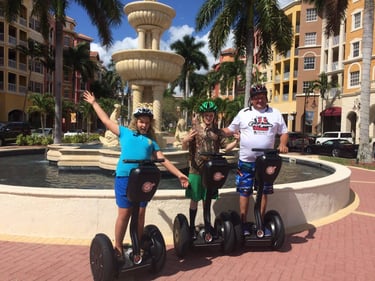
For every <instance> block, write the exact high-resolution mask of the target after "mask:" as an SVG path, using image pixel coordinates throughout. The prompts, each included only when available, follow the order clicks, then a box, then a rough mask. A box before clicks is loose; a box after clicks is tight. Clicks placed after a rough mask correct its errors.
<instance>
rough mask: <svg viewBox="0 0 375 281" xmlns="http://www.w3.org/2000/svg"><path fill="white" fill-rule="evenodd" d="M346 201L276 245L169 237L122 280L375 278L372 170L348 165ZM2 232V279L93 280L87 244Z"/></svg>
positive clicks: (332, 280)
mask: <svg viewBox="0 0 375 281" xmlns="http://www.w3.org/2000/svg"><path fill="white" fill-rule="evenodd" d="M351 170H352V177H351V189H352V191H353V192H354V193H355V195H356V196H355V198H354V199H353V202H352V204H351V205H350V206H348V207H347V208H345V209H344V210H342V211H340V212H339V213H337V214H335V216H332V217H331V218H330V219H328V220H325V221H322V222H321V223H318V224H316V225H314V226H313V225H311V228H310V229H308V230H303V231H300V232H297V233H294V234H290V235H288V236H287V239H286V242H285V244H284V246H283V247H282V249H281V250H280V251H278V252H273V251H259V250H258V251H256V250H254V249H243V250H239V251H237V252H235V253H234V254H232V255H229V256H224V255H221V253H220V251H218V250H214V249H211V250H208V249H207V248H206V249H205V250H204V251H202V250H199V251H198V250H196V251H194V252H192V253H190V254H189V255H188V256H187V257H186V258H185V260H183V261H179V260H178V259H177V257H176V256H175V254H174V250H173V248H172V245H169V246H168V252H167V262H166V265H165V267H164V269H163V270H162V272H160V273H159V274H158V275H151V274H149V273H148V272H144V273H140V274H137V276H136V277H134V276H127V277H126V278H123V279H121V280H140V281H143V280H176V281H177V280H178V281H184V280H205V281H209V280H215V281H220V280H261V281H263V280H267V281H268V280H269V281H273V280H279V281H284V280H285V281H287V280H288V281H293V280H296V281H297V280H298V281H301V280H306V281H310V280H311V281H316V280H323V281H335V280H340V281H342V280H350V281H354V280H358V281H360V280H363V281H369V280H374V278H375V277H374V276H375V239H374V238H375V172H374V171H367V170H362V169H357V168H351ZM0 233H1V230H0ZM55 242H56V243H63V242H64V241H51V240H45V239H44V240H43V239H35V240H31V239H29V238H24V237H4V236H2V235H1V234H0V264H1V266H0V280H1V281H47V280H48V281H54V280H55V281H66V280H72V281H73V280H74V281H76V280H78V281H85V280H92V276H91V272H90V267H89V246H88V244H87V243H83V245H56V244H54V243H55Z"/></svg>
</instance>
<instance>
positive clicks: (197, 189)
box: [182, 101, 238, 239]
mask: <svg viewBox="0 0 375 281" xmlns="http://www.w3.org/2000/svg"><path fill="white" fill-rule="evenodd" d="M216 113H217V106H216V104H215V103H214V102H213V101H205V102H203V103H202V104H201V106H200V107H199V115H200V116H199V117H197V118H195V119H194V120H193V127H192V129H191V130H190V131H189V133H188V134H187V136H186V137H185V138H184V139H183V140H182V149H184V150H185V149H189V154H190V168H189V182H190V185H191V188H189V189H187V190H186V192H185V196H186V197H187V198H190V207H189V220H190V232H191V235H192V238H193V239H196V232H195V218H196V215H197V209H198V202H199V201H201V200H203V203H204V201H205V200H206V194H207V189H206V188H205V187H204V186H203V185H202V177H201V175H200V170H201V168H202V166H203V164H204V163H205V161H206V160H207V156H202V155H201V154H200V153H202V152H208V153H219V150H220V149H221V148H224V149H225V151H230V150H232V149H233V148H235V147H236V145H237V144H238V135H237V134H236V135H235V138H236V139H235V140H234V141H233V142H231V143H229V144H227V142H226V138H225V137H223V136H222V134H221V132H220V130H219V129H218V128H217V126H216V117H217V114H216ZM215 198H217V194H216V195H215Z"/></svg>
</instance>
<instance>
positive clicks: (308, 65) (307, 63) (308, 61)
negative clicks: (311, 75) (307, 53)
mask: <svg viewBox="0 0 375 281" xmlns="http://www.w3.org/2000/svg"><path fill="white" fill-rule="evenodd" d="M303 69H305V70H309V69H315V57H305V58H304V59H303Z"/></svg>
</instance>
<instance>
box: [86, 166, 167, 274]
mask: <svg viewBox="0 0 375 281" xmlns="http://www.w3.org/2000/svg"><path fill="white" fill-rule="evenodd" d="M163 161H164V159H158V160H124V162H125V163H138V164H139V167H137V168H134V169H132V170H131V172H130V175H129V183H128V190H127V197H128V198H129V200H130V201H132V202H133V210H132V216H131V221H130V238H131V243H132V245H129V244H124V245H123V251H124V257H125V260H124V263H122V264H118V262H117V260H116V257H115V251H114V246H113V245H112V242H111V240H110V239H109V238H108V236H106V235H105V234H103V233H99V234H96V236H95V237H94V239H93V240H92V242H91V246H90V265H91V272H92V275H93V277H94V280H95V281H111V280H114V279H116V278H119V277H121V275H122V274H124V273H130V272H135V271H137V270H140V269H149V270H150V271H151V272H153V273H156V272H159V271H160V270H161V269H162V268H163V266H164V264H165V259H166V247H165V241H164V238H163V236H162V234H161V232H160V231H159V229H158V228H157V227H156V226H155V225H147V226H146V227H145V228H144V230H143V235H142V238H141V241H139V238H138V216H139V205H140V202H144V201H150V200H151V199H152V197H153V196H154V194H155V192H156V189H157V186H158V184H159V181H160V177H161V176H160V170H159V169H158V168H157V167H156V165H155V162H163ZM141 247H142V250H143V253H142V254H141Z"/></svg>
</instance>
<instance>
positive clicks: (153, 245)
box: [142, 224, 167, 273]
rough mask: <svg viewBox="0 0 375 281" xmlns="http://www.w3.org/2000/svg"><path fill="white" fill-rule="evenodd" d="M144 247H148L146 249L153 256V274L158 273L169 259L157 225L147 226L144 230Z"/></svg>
mask: <svg viewBox="0 0 375 281" xmlns="http://www.w3.org/2000/svg"><path fill="white" fill-rule="evenodd" d="M142 241H143V245H148V247H149V248H148V249H144V250H145V251H148V252H149V253H150V254H151V259H152V262H151V263H152V266H151V272H153V273H157V272H159V271H161V270H162V269H163V267H164V264H165V260H166V257H167V251H166V248H165V241H164V238H163V235H162V234H161V232H160V230H159V228H157V227H156V226H155V225H152V224H150V225H146V227H145V228H144V230H143V236H142Z"/></svg>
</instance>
